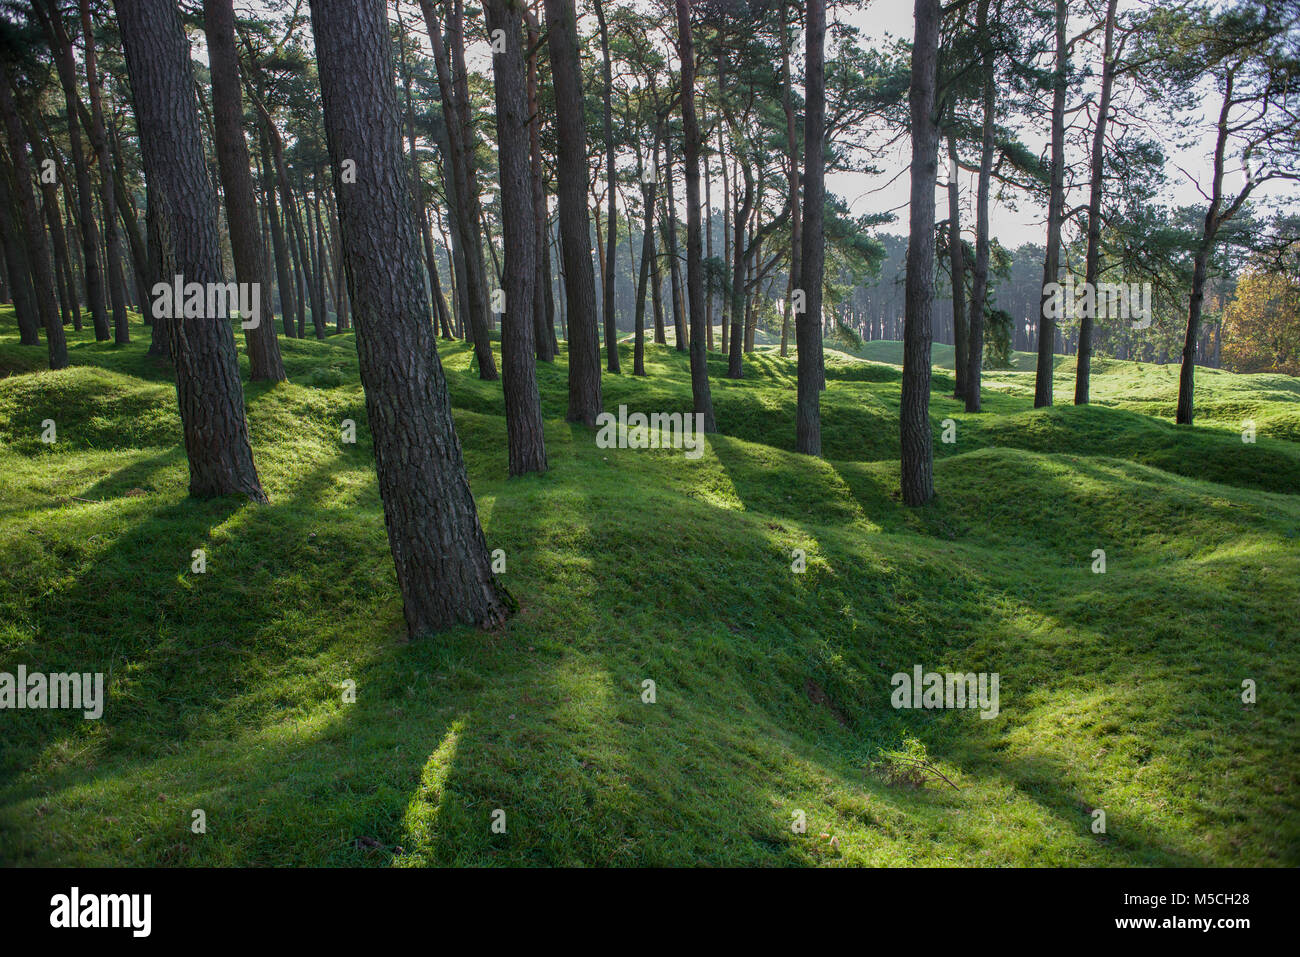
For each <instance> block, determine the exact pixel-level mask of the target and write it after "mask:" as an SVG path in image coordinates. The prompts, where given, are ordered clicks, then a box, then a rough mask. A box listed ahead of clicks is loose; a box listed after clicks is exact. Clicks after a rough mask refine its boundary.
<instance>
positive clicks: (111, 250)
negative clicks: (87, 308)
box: [78, 0, 131, 345]
mask: <svg viewBox="0 0 1300 957" xmlns="http://www.w3.org/2000/svg"><path fill="white" fill-rule="evenodd" d="M78 6H79V8H80V12H81V37H82V45H83V46H84V47H85V62H86V91H87V95H88V98H89V99H90V117H91V126H90V140H91V144H90V145H91V149H92V151H93V152H94V153H95V156H96V157H98V159H99V203H100V207H101V209H102V211H103V215H104V243H105V265H106V267H107V271H108V290H109V302H110V303H111V305H112V309H113V341H114V342H115V343H116V344H117V345H125V344H126V343H128V342H130V341H131V327H130V326H129V325H128V324H127V318H126V301H125V298H124V296H123V292H124V290H123V287H122V285H121V284H120V283H119V282H117V281H115V278H114V277H116V276H117V275H118V274H119V273H120V272H121V271H122V244H121V242H120V240H119V238H118V235H117V226H116V220H117V210H116V208H115V204H114V196H113V166H114V164H113V158H112V156H111V154H110V153H109V150H108V136H107V134H106V133H105V130H104V111H103V107H102V104H101V99H100V85H99V67H98V64H97V62H96V56H95V30H94V24H93V23H92V22H91V18H90V4H89V2H88V0H78Z"/></svg>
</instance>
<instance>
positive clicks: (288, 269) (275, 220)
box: [261, 133, 296, 338]
mask: <svg viewBox="0 0 1300 957" xmlns="http://www.w3.org/2000/svg"><path fill="white" fill-rule="evenodd" d="M261 140H262V149H261V153H262V204H263V206H265V207H266V218H267V222H268V224H269V225H270V231H271V247H272V251H273V252H274V255H275V282H276V288H278V289H279V290H280V315H281V317H282V319H283V322H284V334H285V335H286V336H288V337H289V338H293V335H294V325H293V319H292V318H290V317H291V315H292V314H294V313H295V312H296V306H295V304H294V294H293V269H292V264H291V262H290V257H289V252H288V250H287V248H286V247H285V241H284V229H283V228H281V225H280V204H279V202H277V200H276V190H275V181H274V178H273V177H272V174H271V160H270V158H269V156H268V155H267V154H268V153H269V150H268V148H267V145H266V134H265V133H263V134H262V135H261Z"/></svg>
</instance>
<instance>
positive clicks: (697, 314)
mask: <svg viewBox="0 0 1300 957" xmlns="http://www.w3.org/2000/svg"><path fill="white" fill-rule="evenodd" d="M676 5H677V37H678V48H677V52H678V56H679V57H680V58H681V61H682V136H683V138H684V139H685V140H686V150H685V153H686V157H685V160H686V296H687V298H688V299H689V300H690V313H691V397H692V402H693V409H694V411H695V413H696V414H702V415H703V416H704V431H705V432H716V431H717V430H718V427H717V424H716V423H715V422H714V419H713V396H712V395H711V394H710V392H709V364H708V360H709V357H708V354H707V353H706V352H705V351H704V346H705V341H706V337H705V330H704V263H703V262H702V260H701V256H700V254H701V252H702V251H703V249H702V243H701V238H700V124H699V120H698V119H697V118H696V116H695V42H694V40H693V39H692V37H691V10H690V4H689V3H688V0H676Z"/></svg>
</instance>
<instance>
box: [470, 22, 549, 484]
mask: <svg viewBox="0 0 1300 957" xmlns="http://www.w3.org/2000/svg"><path fill="white" fill-rule="evenodd" d="M515 2H516V0H484V4H483V11H484V13H485V14H486V17H487V26H488V31H489V33H495V32H496V31H501V32H500V33H498V34H497V35H498V36H501V35H503V34H504V38H505V44H504V49H502V50H500V51H495V52H494V54H493V57H492V84H493V88H494V89H495V91H496V106H497V116H496V120H497V124H496V125H497V160H498V161H497V165H498V167H499V169H500V171H501V233H502V239H503V242H504V243H505V270H504V280H505V294H506V309H505V313H504V314H503V315H502V316H501V372H502V375H501V379H502V389H503V390H504V392H505V400H506V446H507V452H508V457H509V463H510V474H511V475H523V474H525V473H527V472H545V471H546V441H545V437H544V436H543V434H542V404H541V398H540V396H539V395H538V392H537V370H536V367H535V366H534V365H533V335H534V326H533V309H534V308H535V306H536V298H535V292H536V285H537V252H538V249H537V230H536V224H535V223H534V217H535V216H536V208H535V206H534V197H533V164H532V148H531V143H530V142H529V132H528V127H529V125H530V122H529V121H530V118H531V115H532V114H531V113H529V110H528V94H527V89H526V85H525V79H524V46H523V41H522V39H521V34H522V23H521V22H520V17H519V14H518V12H517V10H518V8H517V7H515V6H514V3H515Z"/></svg>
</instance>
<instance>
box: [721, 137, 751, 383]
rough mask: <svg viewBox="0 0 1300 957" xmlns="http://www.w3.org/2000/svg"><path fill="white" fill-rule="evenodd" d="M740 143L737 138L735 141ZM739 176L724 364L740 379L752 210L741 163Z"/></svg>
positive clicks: (747, 178) (748, 183)
mask: <svg viewBox="0 0 1300 957" xmlns="http://www.w3.org/2000/svg"><path fill="white" fill-rule="evenodd" d="M737 139H739V137H737ZM740 170H741V173H742V174H743V175H744V180H745V192H744V193H743V198H742V199H741V202H740V208H739V209H738V210H737V211H736V222H735V225H734V228H735V233H736V235H735V239H734V240H733V241H732V254H733V259H734V261H733V262H732V266H731V347H730V348H731V354H730V356H729V357H728V363H727V378H729V379H739V378H742V377H743V376H744V374H745V368H744V364H743V363H744V351H745V333H746V316H745V265H746V261H747V257H746V255H745V253H746V248H745V236H746V232H747V231H748V228H749V217H750V215H751V214H752V212H753V209H754V174H753V173H752V171H751V170H750V168H749V164H748V163H747V162H745V161H744V159H742V160H741V163H740Z"/></svg>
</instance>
